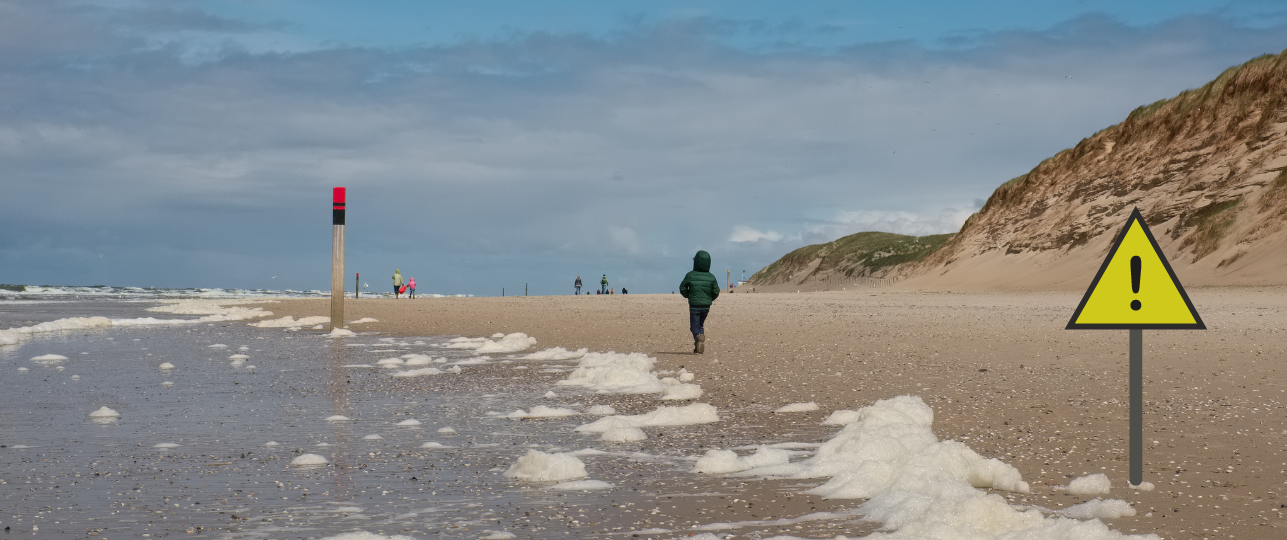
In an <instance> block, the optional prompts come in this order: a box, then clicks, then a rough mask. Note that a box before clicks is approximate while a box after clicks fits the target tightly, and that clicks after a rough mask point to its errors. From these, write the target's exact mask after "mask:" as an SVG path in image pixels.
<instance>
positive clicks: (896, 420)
mask: <svg viewBox="0 0 1287 540" xmlns="http://www.w3.org/2000/svg"><path fill="white" fill-rule="evenodd" d="M858 413H859V419H858V420H857V421H854V422H851V423H849V424H847V425H846V426H845V428H844V429H842V430H841V431H840V433H838V434H836V436H835V437H834V438H832V439H831V440H830V441H827V442H826V443H824V444H823V445H822V446H820V447H818V451H817V453H816V454H815V455H814V456H813V457H812V458H809V459H806V460H803V461H800V462H797V463H792V464H790V465H782V466H777V467H764V468H761V470H758V471H757V472H756V473H757V474H764V475H770V476H789V477H792V478H821V477H831V480H830V481H828V482H827V483H825V484H823V485H821V486H818V487H816V488H814V489H812V490H810V491H809V492H810V493H813V494H816V495H822V496H824V497H828V498H837V499H872V498H873V497H875V496H877V495H878V494H880V493H882V492H884V491H885V490H887V489H889V488H890V487H891V486H892V485H893V484H894V482H895V480H901V479H903V478H909V479H910V478H922V477H930V476H933V475H934V474H935V472H936V471H939V472H940V473H941V474H939V476H940V477H945V478H952V479H953V480H955V481H958V482H960V483H963V484H964V485H965V486H966V487H970V486H973V487H985V488H994V489H998V490H1003V491H1017V492H1021V493H1027V492H1028V484H1027V483H1026V482H1024V481H1023V479H1022V476H1021V475H1020V474H1019V471H1018V469H1015V468H1014V467H1012V466H1010V465H1007V464H1005V463H1002V462H1001V461H1000V460H997V459H985V458H983V457H981V456H979V455H978V454H977V453H975V452H974V451H973V450H971V449H970V448H969V447H968V446H966V445H965V444H962V443H960V442H957V441H939V440H938V438H937V437H935V436H934V433H933V432H932V431H931V430H930V426H931V425H932V424H933V422H934V411H933V410H932V409H930V407H929V405H926V404H925V402H924V401H922V400H921V398H919V397H917V396H910V395H904V396H898V397H894V398H890V399H882V400H879V401H877V402H876V403H874V404H872V405H871V406H868V407H864V408H863V409H862V410H860V411H858ZM931 483H932V484H940V483H942V481H941V480H940V479H936V480H935V481H933V482H931ZM869 502H870V501H869Z"/></svg>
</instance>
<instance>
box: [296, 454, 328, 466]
mask: <svg viewBox="0 0 1287 540" xmlns="http://www.w3.org/2000/svg"><path fill="white" fill-rule="evenodd" d="M327 463H330V461H328V460H327V459H326V458H324V457H322V456H319V455H317V454H302V455H300V456H299V457H297V458H295V459H292V460H290V464H291V465H294V466H296V467H305V466H311V465H326V464H327Z"/></svg>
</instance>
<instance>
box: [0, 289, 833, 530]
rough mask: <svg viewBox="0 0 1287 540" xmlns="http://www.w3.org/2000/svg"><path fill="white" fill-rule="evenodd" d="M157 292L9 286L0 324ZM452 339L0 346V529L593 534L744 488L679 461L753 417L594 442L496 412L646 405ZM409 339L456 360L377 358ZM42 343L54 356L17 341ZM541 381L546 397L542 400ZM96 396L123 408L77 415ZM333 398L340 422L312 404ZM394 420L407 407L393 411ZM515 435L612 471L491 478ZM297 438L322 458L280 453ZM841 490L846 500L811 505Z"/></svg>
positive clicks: (568, 364)
mask: <svg viewBox="0 0 1287 540" xmlns="http://www.w3.org/2000/svg"><path fill="white" fill-rule="evenodd" d="M155 305H156V302H154V301H152V302H148V301H140V300H130V299H124V300H122V299H115V298H99V299H95V300H91V301H86V300H83V299H82V300H76V299H74V298H73V299H67V298H60V299H48V300H39V301H31V300H5V301H0V321H3V323H0V325H4V326H8V327H14V326H30V325H31V324H32V323H36V322H48V321H54V320H59V319H64V318H67V317H78V316H86V315H97V316H104V317H108V318H110V319H117V320H120V319H136V318H143V317H156V316H158V314H157V313H155V312H150V311H147V308H148V307H152V306H155ZM166 318H167V319H174V320H179V319H188V320H191V319H194V318H195V317H193V316H188V317H184V316H177V315H169V316H166ZM4 326H0V327H4ZM455 337H456V336H426V337H423V338H415V339H401V338H399V339H392V338H388V337H385V336H381V335H379V334H360V335H358V336H355V337H349V338H345V339H328V338H327V337H326V336H325V335H324V334H323V333H322V332H320V331H315V330H300V331H291V330H283V329H281V328H255V327H251V326H249V325H248V324H247V322H246V321H220V322H211V323H188V324H173V325H165V324H153V325H147V326H113V327H109V328H101V329H97V328H96V329H88V330H74V331H63V332H45V333H40V334H36V335H33V336H32V337H31V338H30V339H27V340H25V341H22V342H21V343H19V344H17V345H10V346H4V347H0V411H3V414H0V493H3V495H0V530H4V527H9V528H10V529H9V531H10V533H9V534H12V536H8V535H0V537H13V538H19V537H42V538H84V537H94V538H144V537H148V538H160V537H167V536H171V535H177V536H182V537H184V538H324V537H328V536H333V535H337V534H341V533H347V532H354V531H367V532H371V533H376V534H383V535H408V536H411V537H413V538H481V537H486V536H489V535H491V536H495V537H498V538H499V537H505V536H506V534H507V533H508V534H515V535H518V536H519V537H523V538H529V537H537V538H555V537H558V538H565V537H567V536H568V535H570V534H574V535H576V536H579V537H602V538H610V537H618V536H619V535H621V534H622V533H623V532H625V531H638V530H654V531H660V530H667V531H668V530H672V528H673V527H675V526H676V524H675V523H669V524H663V523H661V520H662V518H664V517H665V516H664V515H663V516H660V517H658V515H657V513H655V512H651V509H654V508H655V507H658V506H660V505H663V504H666V503H670V504H669V505H668V507H667V511H674V510H676V509H677V508H678V506H679V504H677V502H678V501H683V503H685V504H687V503H690V502H691V501H693V500H694V496H696V498H697V500H705V499H707V498H710V499H719V498H720V497H726V498H734V497H733V494H734V493H735V492H737V490H738V487H739V486H743V485H745V483H746V481H745V480H740V479H727V478H712V477H703V476H699V475H693V474H691V473H690V472H689V470H690V469H691V468H692V464H693V462H694V461H695V459H696V456H698V455H700V452H701V451H702V449H703V448H704V447H705V446H706V445H708V444H709V443H710V442H711V441H712V440H713V441H718V442H720V443H721V444H729V445H735V444H747V443H750V442H754V441H755V440H757V439H756V435H755V433H754V431H755V430H754V426H748V427H747V428H746V429H744V430H742V431H739V430H736V429H729V428H728V427H727V426H722V427H721V426H688V427H685V428H683V429H680V428H674V429H672V430H670V431H669V432H668V433H659V432H654V433H652V437H651V438H650V439H649V440H647V441H642V442H637V443H606V442H600V441H598V439H597V434H584V433H578V432H575V431H574V428H575V427H576V426H578V425H580V424H583V423H587V422H590V421H593V420H595V419H597V418H599V416H594V415H585V414H582V415H577V416H569V417H554V418H544V419H531V420H516V419H511V418H506V417H503V416H501V415H503V414H510V413H512V412H513V411H515V410H516V409H523V410H530V409H532V408H533V407H535V406H546V407H550V408H571V409H572V410H575V411H582V412H584V411H586V410H587V409H589V408H590V407H592V406H594V405H611V406H612V407H614V408H615V409H616V410H617V411H618V412H620V413H623V414H631V413H638V412H646V411H649V410H652V409H654V408H655V407H657V406H659V405H660V404H661V402H659V401H658V400H657V399H656V397H655V396H653V395H615V394H608V395H600V394H595V393H593V392H591V391H587V390H584V389H578V388H569V387H560V386H557V385H556V384H555V383H556V382H557V381H558V380H561V379H562V378H563V377H564V376H566V375H567V372H569V371H570V370H571V369H572V368H573V367H574V366H575V364H576V361H575V360H570V361H521V360H517V359H514V358H506V357H505V356H506V355H498V356H497V357H496V358H488V357H487V356H486V355H483V356H480V355H478V354H476V353H475V352H474V351H472V350H462V349H452V348H447V347H444V345H449V344H450V343H449V341H448V340H450V339H452V338H455ZM406 354H423V355H426V356H430V357H433V358H434V359H435V360H436V361H435V362H433V363H432V364H431V366H432V367H435V368H438V369H439V370H447V369H451V368H452V366H454V365H456V364H457V363H458V362H463V363H462V364H460V365H459V368H458V369H459V370H460V371H461V372H460V373H459V374H457V373H451V372H444V373H441V374H438V375H428V376H422V377H408V378H402V377H394V376H392V374H393V373H396V372H397V371H400V370H404V369H415V368H424V367H426V366H400V367H401V369H397V368H395V369H389V368H384V367H380V366H379V365H378V364H377V362H379V360H381V359H388V358H398V357H400V356H402V355H406ZM45 355H58V356H61V357H66V360H53V361H50V360H32V359H33V358H38V357H43V356H45ZM234 355H244V356H245V357H246V358H244V359H243V358H230V357H232V356H234ZM165 363H169V364H172V365H173V366H174V367H173V368H171V369H162V368H161V367H160V366H161V365H162V364H165ZM354 366H367V367H354ZM24 368H25V369H24ZM167 383H168V384H167ZM551 391H553V392H557V393H558V394H559V396H558V397H553V398H552V397H546V396H547V393H549V392H551ZM101 407H107V408H109V409H111V410H114V411H116V412H118V413H119V415H120V416H119V417H118V418H114V419H106V420H104V419H100V418H91V417H90V413H91V412H94V411H96V410H99V409H100V408H101ZM725 414H726V416H727V413H725ZM335 415H342V416H345V417H348V418H350V420H347V421H328V420H327V418H329V417H332V416H335ZM407 420H416V421H418V422H419V425H414V426H406V425H398V424H399V423H404V422H405V421H407ZM443 428H452V430H454V433H440V432H439V430H440V429H443ZM821 431H823V430H819V432H821ZM371 435H378V436H379V438H378V439H376V438H368V437H369V436H371ZM272 443H276V444H272ZM426 443H437V444H438V445H441V446H440V447H435V448H424V447H423V446H424V445H425V444H426ZM529 450H539V451H543V452H547V453H556V452H580V459H581V460H582V461H583V462H584V463H585V464H586V468H587V470H588V472H589V478H588V479H590V480H595V481H598V482H600V483H607V484H611V487H610V488H609V489H596V490H589V491H579V490H572V491H564V490H558V489H552V488H553V486H554V485H557V483H556V482H523V481H520V480H516V479H514V478H510V477H506V476H504V472H505V471H506V470H507V469H508V468H509V467H511V466H512V465H513V464H514V463H515V462H516V461H517V459H518V458H520V457H521V456H523V455H525V454H526V453H527V452H528V451H529ZM304 454H316V455H320V456H322V457H324V458H325V459H326V460H327V461H328V464H326V465H324V466H319V467H298V466H293V465H291V462H292V460H294V459H295V458H296V457H298V456H301V455H304ZM791 483H792V484H793V482H791ZM592 487H594V486H592ZM712 505H713V503H712ZM842 506H852V504H845V503H835V504H827V505H825V507H827V508H832V507H835V508H840V507H842ZM645 507H646V508H648V509H649V512H644V511H643V509H644V508H645ZM846 519H852V517H850V518H846ZM842 521H844V520H842ZM697 524H699V523H698V522H697V521H692V522H689V523H686V524H684V525H683V526H684V527H690V526H692V525H697ZM658 525H668V527H662V528H659V527H658ZM846 530H848V529H846ZM677 535H679V534H678V533H676V534H669V533H654V534H651V535H650V534H645V535H643V536H642V537H645V538H647V537H658V538H669V537H674V536H677Z"/></svg>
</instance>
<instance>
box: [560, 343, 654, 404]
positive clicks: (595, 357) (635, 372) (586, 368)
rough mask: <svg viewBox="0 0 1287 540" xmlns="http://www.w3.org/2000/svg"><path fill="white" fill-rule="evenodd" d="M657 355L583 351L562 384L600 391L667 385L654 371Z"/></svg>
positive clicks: (645, 391)
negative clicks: (655, 356) (584, 352)
mask: <svg viewBox="0 0 1287 540" xmlns="http://www.w3.org/2000/svg"><path fill="white" fill-rule="evenodd" d="M656 361H657V360H656V359H654V358H650V357H648V355H646V354H643V353H630V354H621V353H617V352H606V353H586V354H585V356H582V357H581V361H580V362H578V363H577V367H576V369H574V370H572V373H569V374H568V377H567V379H564V380H562V381H559V382H558V383H557V384H559V385H561V386H582V387H585V388H588V389H590V390H594V391H596V392H600V393H612V394H650V393H656V392H663V391H665V390H666V386H665V385H663V384H662V383H661V381H660V380H658V379H657V376H656V375H655V374H653V372H652V367H653V364H655V363H656Z"/></svg>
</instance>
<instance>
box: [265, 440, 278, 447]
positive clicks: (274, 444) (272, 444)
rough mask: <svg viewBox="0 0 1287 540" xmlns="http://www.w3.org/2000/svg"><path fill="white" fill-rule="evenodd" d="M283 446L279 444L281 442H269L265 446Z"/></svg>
mask: <svg viewBox="0 0 1287 540" xmlns="http://www.w3.org/2000/svg"><path fill="white" fill-rule="evenodd" d="M281 445H282V444H281V443H279V442H277V441H268V442H266V443H264V446H281Z"/></svg>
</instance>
